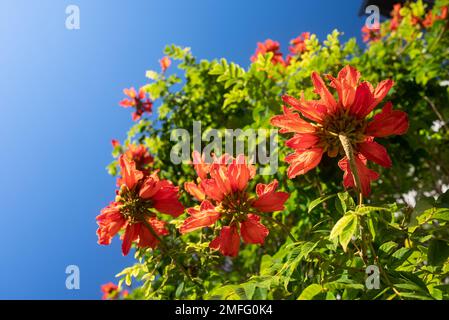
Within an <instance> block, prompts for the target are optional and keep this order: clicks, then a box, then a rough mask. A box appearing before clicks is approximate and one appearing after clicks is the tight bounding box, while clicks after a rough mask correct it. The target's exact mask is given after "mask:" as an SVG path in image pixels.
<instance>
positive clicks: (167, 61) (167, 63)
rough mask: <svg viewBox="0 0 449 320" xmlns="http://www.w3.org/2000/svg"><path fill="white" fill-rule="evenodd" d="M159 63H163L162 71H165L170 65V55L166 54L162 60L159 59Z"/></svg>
mask: <svg viewBox="0 0 449 320" xmlns="http://www.w3.org/2000/svg"><path fill="white" fill-rule="evenodd" d="M159 64H160V65H161V70H162V72H165V71H167V69H168V68H169V67H170V65H171V60H170V58H169V57H167V56H164V57H162V58H161V60H159Z"/></svg>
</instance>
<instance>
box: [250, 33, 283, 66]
mask: <svg viewBox="0 0 449 320" xmlns="http://www.w3.org/2000/svg"><path fill="white" fill-rule="evenodd" d="M280 50H281V45H280V44H279V42H277V41H273V40H271V39H267V40H265V42H258V43H257V49H256V52H255V53H254V55H253V56H252V57H251V62H254V61H256V60H257V57H258V56H259V55H261V54H266V53H268V52H271V53H273V57H272V58H271V62H272V63H273V64H278V63H279V64H281V65H284V66H285V65H286V62H285V60H284V57H283V56H282V52H281V51H280Z"/></svg>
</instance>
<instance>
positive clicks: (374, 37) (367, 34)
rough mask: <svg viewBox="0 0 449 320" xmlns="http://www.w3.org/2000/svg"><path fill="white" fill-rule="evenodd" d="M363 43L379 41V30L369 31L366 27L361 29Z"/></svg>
mask: <svg viewBox="0 0 449 320" xmlns="http://www.w3.org/2000/svg"><path fill="white" fill-rule="evenodd" d="M362 38H363V42H375V41H378V40H380V29H379V28H377V29H370V28H368V27H367V26H363V28H362Z"/></svg>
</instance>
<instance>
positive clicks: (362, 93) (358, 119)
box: [271, 66, 408, 195]
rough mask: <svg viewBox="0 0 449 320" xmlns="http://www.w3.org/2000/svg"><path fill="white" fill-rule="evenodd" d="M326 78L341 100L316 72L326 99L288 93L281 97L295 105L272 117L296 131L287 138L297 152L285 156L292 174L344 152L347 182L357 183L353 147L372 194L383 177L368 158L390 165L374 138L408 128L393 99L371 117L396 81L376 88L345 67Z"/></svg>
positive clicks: (366, 191) (316, 83) (362, 182)
mask: <svg viewBox="0 0 449 320" xmlns="http://www.w3.org/2000/svg"><path fill="white" fill-rule="evenodd" d="M327 77H328V79H329V80H330V85H331V87H333V88H334V89H335V90H336V91H337V93H338V99H335V98H334V96H333V95H332V93H331V92H330V91H329V89H328V88H327V86H326V84H325V82H324V81H323V79H322V78H321V77H320V76H319V75H318V74H317V73H316V72H314V73H312V82H313V84H314V87H315V93H317V94H319V95H320V98H321V99H320V100H305V98H304V96H302V98H301V99H300V100H297V99H295V98H293V97H291V96H288V95H284V96H283V97H282V99H283V101H284V102H285V103H286V104H287V105H289V106H290V107H287V106H284V107H283V109H284V114H283V115H277V116H274V117H273V118H272V119H271V123H272V125H274V126H277V127H279V128H281V130H280V132H281V133H287V132H292V133H295V134H294V136H293V138H291V139H290V140H288V141H287V142H286V145H287V146H288V147H289V148H292V149H294V150H295V152H294V153H293V154H290V155H288V156H287V157H286V159H285V160H286V161H287V162H288V163H289V164H290V166H289V168H288V170H287V173H288V177H289V178H290V179H291V178H294V177H296V176H297V175H301V174H305V173H306V172H308V171H309V170H311V169H313V168H315V167H316V166H318V164H319V163H320V161H321V159H322V157H323V155H324V154H327V156H329V157H337V156H341V157H343V158H342V159H341V160H340V161H339V163H338V165H339V167H340V168H341V169H342V170H343V171H344V178H343V183H344V186H345V187H347V188H348V187H354V186H355V185H354V183H355V181H354V176H353V174H352V172H351V170H352V169H351V166H350V163H349V160H350V159H348V151H349V152H350V153H353V156H354V162H355V166H356V169H357V174H358V176H359V178H360V189H361V191H362V193H363V194H364V195H368V194H369V193H370V182H371V181H372V180H375V179H377V178H378V176H379V175H378V174H377V173H376V172H374V171H372V170H370V169H369V168H368V167H367V166H366V164H367V160H370V161H373V162H375V163H377V164H379V165H381V166H384V167H390V166H391V160H390V157H389V156H388V153H387V150H386V149H385V147H383V146H382V145H380V144H378V143H377V142H375V141H374V138H382V137H387V136H391V135H401V134H404V133H405V132H406V131H407V129H408V118H407V114H406V113H404V112H402V111H399V110H393V109H392V104H391V102H388V103H386V104H385V105H384V107H383V109H382V111H381V112H380V113H378V114H376V115H375V116H374V117H373V119H372V121H368V120H367V117H368V115H370V114H371V112H372V111H373V110H374V108H375V107H376V106H377V105H378V104H379V103H380V102H381V101H382V100H383V99H384V98H385V96H386V95H387V93H388V92H389V91H390V89H391V87H392V86H393V81H392V80H384V81H382V82H380V83H379V84H378V86H377V87H376V88H374V87H373V86H372V85H371V84H370V83H369V82H360V73H359V72H358V71H357V70H356V69H355V68H353V67H351V66H346V67H344V68H343V69H342V70H341V71H340V72H339V74H338V76H337V78H334V77H333V76H331V75H328V76H327ZM349 156H351V155H349Z"/></svg>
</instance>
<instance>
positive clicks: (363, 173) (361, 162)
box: [338, 153, 379, 195]
mask: <svg viewBox="0 0 449 320" xmlns="http://www.w3.org/2000/svg"><path fill="white" fill-rule="evenodd" d="M366 162H367V161H366V158H365V157H364V156H363V155H362V154H361V153H358V154H357V155H356V156H355V164H356V167H357V172H358V175H359V177H360V184H361V188H362V190H361V191H362V193H363V194H364V195H369V194H370V193H371V186H370V184H371V181H373V180H377V179H378V178H379V174H378V173H377V172H374V171H373V170H370V169H368V167H367V166H366ZM338 166H339V167H340V169H341V170H343V171H344V175H343V185H344V186H345V187H346V188H350V187H354V186H355V185H354V176H353V175H352V172H351V168H350V167H349V161H348V158H347V157H346V156H345V157H344V158H343V159H341V160H340V161H339V162H338Z"/></svg>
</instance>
